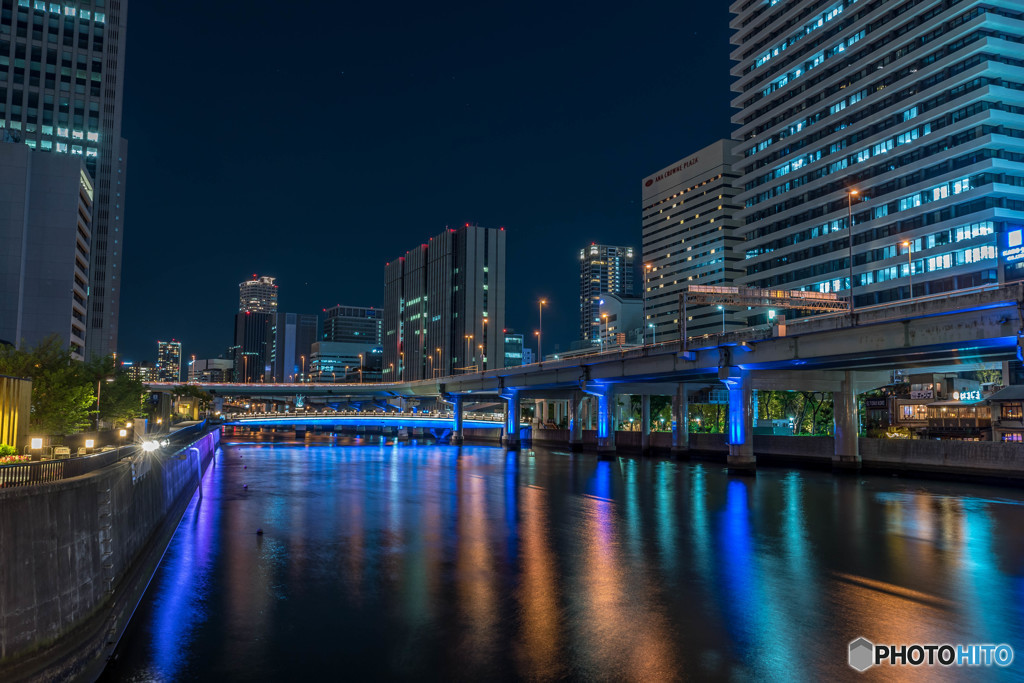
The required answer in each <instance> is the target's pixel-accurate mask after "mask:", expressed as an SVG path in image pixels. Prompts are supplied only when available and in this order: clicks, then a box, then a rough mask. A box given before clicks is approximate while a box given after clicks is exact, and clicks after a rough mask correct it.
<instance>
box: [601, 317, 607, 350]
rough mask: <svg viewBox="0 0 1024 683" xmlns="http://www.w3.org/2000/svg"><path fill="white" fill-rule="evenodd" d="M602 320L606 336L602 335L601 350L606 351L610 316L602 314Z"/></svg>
mask: <svg viewBox="0 0 1024 683" xmlns="http://www.w3.org/2000/svg"><path fill="white" fill-rule="evenodd" d="M601 320H603V321H604V334H602V335H601V350H602V351H604V339H605V337H607V336H608V314H607V313H602V314H601Z"/></svg>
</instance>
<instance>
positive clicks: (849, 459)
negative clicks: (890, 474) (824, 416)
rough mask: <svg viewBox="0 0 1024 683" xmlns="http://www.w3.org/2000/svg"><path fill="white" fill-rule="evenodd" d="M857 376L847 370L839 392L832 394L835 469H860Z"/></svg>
mask: <svg viewBox="0 0 1024 683" xmlns="http://www.w3.org/2000/svg"><path fill="white" fill-rule="evenodd" d="M855 374H856V373H853V372H850V371H849V370H847V371H846V372H845V373H843V380H842V382H840V384H839V390H838V391H833V392H832V410H833V420H834V421H835V422H834V427H835V444H836V448H835V453H834V454H833V456H832V467H833V468H834V469H843V470H856V469H860V464H861V461H860V447H859V442H858V437H859V432H860V420H859V419H858V415H857V392H856V389H855V385H854V379H855Z"/></svg>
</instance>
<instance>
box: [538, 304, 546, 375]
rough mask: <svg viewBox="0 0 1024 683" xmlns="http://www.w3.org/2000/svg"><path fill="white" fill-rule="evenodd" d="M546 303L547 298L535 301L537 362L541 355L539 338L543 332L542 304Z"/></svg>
mask: <svg viewBox="0 0 1024 683" xmlns="http://www.w3.org/2000/svg"><path fill="white" fill-rule="evenodd" d="M547 303H548V300H547V299H541V300H540V301H539V302H538V303H537V362H538V363H539V362H540V361H541V359H542V358H543V356H542V355H541V352H540V343H541V341H540V338H541V335H542V334H543V333H544V306H545V305H546V304H547Z"/></svg>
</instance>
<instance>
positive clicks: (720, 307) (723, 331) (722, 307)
mask: <svg viewBox="0 0 1024 683" xmlns="http://www.w3.org/2000/svg"><path fill="white" fill-rule="evenodd" d="M718 310H720V311H721V312H722V334H725V306H719V307H718Z"/></svg>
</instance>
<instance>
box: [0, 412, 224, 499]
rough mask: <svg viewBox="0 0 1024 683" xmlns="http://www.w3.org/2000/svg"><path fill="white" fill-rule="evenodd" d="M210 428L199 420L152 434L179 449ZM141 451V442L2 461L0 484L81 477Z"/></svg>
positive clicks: (44, 481) (25, 483)
mask: <svg viewBox="0 0 1024 683" xmlns="http://www.w3.org/2000/svg"><path fill="white" fill-rule="evenodd" d="M207 431H209V430H208V428H207V425H206V423H205V422H200V423H198V424H194V425H190V426H188V427H184V428H182V429H179V430H177V431H175V432H171V433H169V434H151V435H149V438H150V439H152V440H158V441H160V442H161V443H162V444H165V445H164V448H166V449H168V450H170V451H178V450H181V449H182V448H184V447H187V446H189V445H191V444H192V443H194V442H195V441H197V440H198V439H199V438H200V437H202V436H204V435H205V434H206V432H207ZM140 452H142V449H141V445H140V444H129V445H127V446H120V447H118V448H114V449H111V450H108V451H103V452H102V453H95V454H93V455H80V456H76V457H73V458H63V459H60V460H44V461H41V462H22V463H15V464H11V465H0V488H7V487H10V486H31V485H34V484H46V483H49V482H54V481H60V480H61V479H70V478H71V477H80V476H82V475H83V474H89V473H90V472H95V471H96V470H99V469H102V468H104V467H109V466H110V465H113V464H115V463H118V462H121V461H122V460H124V459H125V458H128V457H131V456H133V455H137V454H139V453H140Z"/></svg>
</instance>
